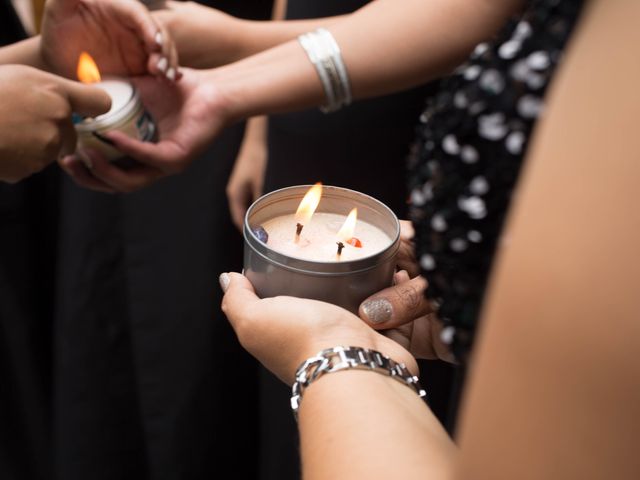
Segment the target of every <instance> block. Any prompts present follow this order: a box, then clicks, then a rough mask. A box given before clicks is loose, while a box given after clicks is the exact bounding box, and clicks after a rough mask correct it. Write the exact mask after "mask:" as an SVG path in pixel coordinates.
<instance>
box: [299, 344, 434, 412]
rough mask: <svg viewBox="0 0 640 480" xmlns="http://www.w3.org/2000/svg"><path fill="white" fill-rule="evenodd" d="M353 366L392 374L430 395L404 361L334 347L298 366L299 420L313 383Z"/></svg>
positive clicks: (373, 352) (366, 351) (355, 348)
mask: <svg viewBox="0 0 640 480" xmlns="http://www.w3.org/2000/svg"><path fill="white" fill-rule="evenodd" d="M349 369H357V370H371V371H373V372H377V373H381V374H383V375H388V376H390V377H391V378H393V379H395V380H397V381H399V382H400V383H402V384H403V385H406V386H408V387H409V388H411V389H412V390H414V391H415V392H416V393H417V394H418V396H419V397H420V398H424V397H426V395H427V392H425V391H424V390H423V388H422V387H421V385H420V381H419V380H418V377H416V376H415V375H412V374H411V372H409V370H408V369H407V367H406V366H405V365H404V364H403V363H397V362H395V361H393V360H392V359H390V358H389V357H387V356H386V355H383V354H382V353H380V352H377V351H375V350H369V349H368V348H361V347H333V348H328V349H326V350H322V351H321V352H319V353H318V354H317V355H315V356H313V357H311V358H309V359H307V360H305V361H304V362H303V363H302V365H300V366H299V367H298V369H297V370H296V380H295V382H294V384H293V387H292V389H291V410H292V411H293V416H294V417H295V418H296V420H297V419H298V410H299V408H300V402H301V401H302V396H303V394H304V392H305V390H306V389H307V388H308V387H309V385H311V384H312V383H313V382H314V381H315V380H317V379H318V378H320V377H322V376H323V375H325V374H327V373H333V372H338V371H340V370H349Z"/></svg>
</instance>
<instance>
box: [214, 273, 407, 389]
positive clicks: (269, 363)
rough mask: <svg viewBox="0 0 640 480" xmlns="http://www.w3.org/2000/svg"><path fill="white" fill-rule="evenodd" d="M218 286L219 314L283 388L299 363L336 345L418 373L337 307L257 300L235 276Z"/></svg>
mask: <svg viewBox="0 0 640 480" xmlns="http://www.w3.org/2000/svg"><path fill="white" fill-rule="evenodd" d="M220 285H221V286H222V289H223V290H224V291H225V296H224V298H223V301H222V310H223V311H224V313H225V314H226V315H227V317H228V318H229V321H230V322H231V326H232V327H233V329H234V330H235V332H236V334H237V335H238V339H239V340H240V343H241V344H242V346H243V347H244V348H245V349H247V350H248V351H249V353H251V354H252V355H253V356H254V357H256V358H257V359H258V360H259V361H260V362H261V363H262V364H263V365H264V366H265V367H266V368H268V369H269V370H271V371H272V372H273V373H274V374H275V375H277V376H278V377H279V378H280V379H281V380H282V381H284V382H285V383H287V384H288V385H291V384H292V383H293V381H294V375H295V371H296V369H297V368H298V366H300V364H301V363H302V362H303V361H304V360H306V359H307V358H309V357H312V356H313V355H315V354H317V353H318V352H319V351H321V350H323V349H325V348H330V347H335V346H338V345H343V346H356V347H364V348H371V349H373V350H378V351H379V352H382V353H383V354H385V355H387V356H389V357H390V358H392V359H393V360H395V361H396V362H400V363H404V364H405V365H406V366H407V368H408V369H409V370H410V371H411V372H412V373H414V374H417V372H418V367H417V364H416V362H415V360H414V358H413V357H412V356H411V354H410V353H409V352H408V351H407V350H406V349H404V348H403V347H401V346H400V345H398V344H397V343H396V342H394V341H392V340H391V339H389V338H387V337H385V336H383V335H380V334H379V333H377V332H376V331H375V330H373V329H371V328H370V327H368V326H367V325H366V324H364V323H363V322H362V321H361V320H360V319H359V318H358V317H356V316H355V315H353V314H351V313H349V312H347V311H346V310H344V309H342V308H340V307H337V306H335V305H331V304H329V303H324V302H319V301H316V300H306V299H301V298H294V297H274V298H265V299H260V298H258V297H257V296H256V294H255V292H254V290H253V287H252V286H251V283H250V282H249V280H247V279H246V278H245V277H244V276H242V275H240V274H238V273H229V274H227V273H223V274H222V275H221V276H220Z"/></svg>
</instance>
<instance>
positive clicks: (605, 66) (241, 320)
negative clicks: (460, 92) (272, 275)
mask: <svg viewBox="0 0 640 480" xmlns="http://www.w3.org/2000/svg"><path fill="white" fill-rule="evenodd" d="M639 21H640V5H638V4H636V3H635V2H627V1H625V0H614V1H611V0H608V1H604V0H595V1H593V2H591V4H590V6H589V7H588V8H587V10H586V11H585V12H584V13H583V17H582V20H581V23H580V25H579V27H578V30H577V33H576V34H575V36H574V38H573V40H572V44H571V47H570V48H569V51H568V52H567V54H566V57H565V61H564V63H563V66H562V67H561V69H560V71H559V73H558V75H557V77H556V80H555V82H554V84H553V85H552V87H551V92H550V97H549V101H548V108H547V109H546V110H545V117H544V118H543V119H542V120H541V123H540V125H539V128H538V130H537V133H536V136H535V138H534V140H533V143H532V147H531V150H530V153H529V155H528V158H527V164H526V168H525V171H524V176H523V179H522V181H521V183H520V185H519V190H518V195H517V199H516V201H515V205H514V206H513V208H512V211H511V213H510V216H509V219H508V222H507V226H506V231H505V234H504V236H505V238H508V242H502V244H501V248H500V251H499V255H498V261H497V264H496V266H495V269H494V273H493V275H492V278H491V284H490V289H489V294H488V297H487V301H486V308H485V309H484V312H483V314H482V317H483V318H482V322H481V329H480V333H479V336H478V338H477V340H476V349H475V351H474V354H473V357H472V364H471V367H472V368H471V371H470V376H469V382H468V385H467V390H466V394H465V398H464V401H463V406H462V415H461V423H460V428H459V432H458V437H459V444H460V447H459V449H458V450H457V451H456V449H455V448H454V447H453V445H452V444H451V442H450V441H449V439H448V438H447V437H446V435H443V432H442V431H441V430H440V429H439V428H438V427H437V425H435V424H434V421H435V420H434V417H433V415H432V413H431V412H430V411H429V410H428V409H427V408H426V407H425V405H424V404H423V403H422V402H420V401H419V400H418V398H417V396H416V395H415V393H414V392H412V391H411V389H409V388H406V387H404V386H402V385H399V384H398V383H397V382H395V381H394V380H392V379H389V378H386V377H384V376H380V375H378V374H376V373H373V372H364V371H351V372H340V373H335V374H329V375H325V376H323V377H322V378H320V379H318V380H317V381H316V382H314V383H313V384H312V385H311V386H310V387H309V388H308V389H307V390H306V391H305V395H304V397H303V400H302V404H301V407H300V411H299V422H300V423H299V426H300V433H301V455H302V468H303V477H304V478H306V479H313V480H315V479H329V478H367V479H370V478H373V479H378V478H380V479H383V478H407V479H413V478H415V479H419V478H433V479H438V480H439V479H461V480H462V479H464V480H470V479H499V480H500V479H513V478H518V479H524V480H539V479H574V478H579V479H587V480H596V479H602V478H616V479H623V480H632V479H636V478H638V474H639V473H640V457H639V456H638V455H637V448H636V447H637V444H638V441H639V440H640V364H639V363H638V362H637V361H636V358H635V357H636V352H637V351H638V349H639V348H640V340H639V339H640V323H639V322H638V321H637V319H638V317H639V316H640V307H639V306H638V302H637V278H638V277H639V275H640V261H639V260H638V257H637V254H636V253H637V252H636V250H637V245H638V244H640V223H639V221H638V215H637V211H636V210H637V209H636V205H637V202H636V201H635V199H636V196H637V179H638V178H640V163H638V161H637V159H638V158H637V152H638V151H640V137H638V135H636V134H635V129H636V127H635V125H636V120H637V118H638V117H639V116H640V97H638V96H637V95H635V94H634V93H635V92H636V91H637V85H638V82H639V81H640V62H638V59H637V54H636V52H635V51H634V50H633V49H619V48H616V46H618V45H637V44H639V42H640V32H639V31H638V29H637V24H638V22H639ZM596 112H597V114H595V113H596ZM604 158H606V159H607V161H603V159H604ZM603 279H606V280H603ZM221 283H222V285H223V287H224V288H226V291H227V296H225V299H224V302H225V303H223V306H224V307H225V311H226V313H227V315H228V317H229V319H230V322H231V324H232V326H233V327H234V328H235V329H236V332H237V333H238V336H239V339H240V341H241V343H243V345H245V347H247V348H248V349H249V351H250V352H251V353H252V354H253V355H255V356H256V357H257V358H258V359H259V360H260V361H261V362H263V363H264V364H265V365H266V366H268V368H270V369H272V371H274V373H276V374H277V375H278V376H279V377H280V378H282V379H284V380H285V381H287V382H289V383H290V382H291V378H292V372H293V371H295V368H296V365H297V362H298V361H299V360H300V359H304V358H308V357H311V356H313V355H314V354H316V353H317V351H318V349H320V348H324V347H328V346H337V345H341V344H342V345H349V344H351V343H353V344H355V345H358V346H363V347H368V348H373V349H377V350H379V351H381V352H382V353H385V354H387V355H388V356H390V357H391V358H395V359H396V360H398V361H403V362H409V360H410V358H411V357H408V356H407V353H408V352H403V351H398V350H392V349H391V348H389V344H387V343H386V342H384V341H382V336H381V335H379V336H378V334H374V333H371V332H373V330H371V331H369V333H367V332H366V331H365V330H362V327H361V326H357V325H356V323H355V320H354V318H355V317H354V316H350V314H348V313H347V312H344V311H340V312H338V311H333V310H331V311H330V310H328V309H326V308H327V307H324V306H318V305H317V304H316V303H314V302H312V301H309V300H300V299H292V298H288V297H276V298H274V299H262V300H261V299H258V298H257V297H255V296H251V294H252V291H251V286H250V284H247V281H246V279H244V277H241V276H239V275H237V274H234V275H230V276H222V278H221ZM238 300H241V301H238ZM274 304H277V306H278V308H277V309H276V310H273V309H271V308H263V307H265V306H267V305H274ZM323 305H324V304H323ZM292 307H295V308H292ZM332 311H333V313H331V312H332ZM287 312H289V313H287ZM307 322H309V323H307ZM356 333H357V338H356V339H355V340H354V339H353V338H352V336H353V335H355V334H356ZM291 334H294V335H291ZM263 335H266V337H263ZM289 335H291V336H289ZM277 338H286V339H287V340H288V341H287V343H286V345H284V344H282V343H279V342H278V341H277ZM385 338H386V337H385ZM356 341H357V342H358V343H356ZM285 346H286V348H285ZM354 400H355V401H354ZM372 419H375V421H372ZM381 452H384V455H382V454H381ZM390 459H393V461H390Z"/></svg>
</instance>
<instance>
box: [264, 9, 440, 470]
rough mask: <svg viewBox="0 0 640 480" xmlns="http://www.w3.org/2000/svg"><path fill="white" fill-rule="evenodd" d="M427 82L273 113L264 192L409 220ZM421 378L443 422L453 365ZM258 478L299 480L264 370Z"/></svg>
mask: <svg viewBox="0 0 640 480" xmlns="http://www.w3.org/2000/svg"><path fill="white" fill-rule="evenodd" d="M367 3H368V1H366V0H323V1H322V2H318V1H311V0H289V2H288V6H287V19H292V20H293V19H303V18H321V17H326V16H334V15H341V14H346V13H351V12H353V11H355V10H357V9H358V8H360V7H362V6H363V5H365V4H367ZM429 91H430V88H429V87H422V88H417V89H414V90H410V91H407V92H404V93H400V94H396V95H390V96H387V97H382V98H378V99H374V100H367V101H361V102H355V103H354V104H352V105H351V106H349V107H348V108H345V109H343V110H341V111H339V112H337V113H333V114H329V115H325V114H323V113H321V112H320V111H319V110H317V109H313V110H307V111H303V112H298V113H289V114H285V115H275V116H272V117H270V118H269V134H268V156H269V160H268V165H267V170H266V176H265V192H269V191H272V190H275V189H278V188H282V187H286V186H290V185H300V184H309V183H315V182H317V181H322V182H323V183H324V184H327V185H338V186H342V187H348V188H352V189H355V190H358V191H361V192H365V193H367V194H369V195H372V196H374V197H376V198H378V199H380V200H381V201H383V202H384V203H386V204H387V205H388V206H389V207H390V208H391V209H393V210H394V211H395V212H396V214H397V215H398V216H399V218H406V199H407V191H406V189H405V178H406V173H405V160H406V156H407V154H408V152H409V146H410V143H411V141H412V140H413V139H414V138H415V124H416V122H417V119H418V116H419V114H420V111H421V108H422V105H423V104H424V98H425V95H427V94H428V93H429ZM421 372H422V373H423V380H424V382H425V383H426V384H427V388H428V389H429V391H430V400H431V402H432V408H434V411H435V412H436V413H437V414H438V415H439V416H440V418H441V419H444V417H445V415H446V412H447V404H448V399H449V395H450V394H449V392H450V384H451V378H452V367H450V366H449V365H446V364H444V363H442V362H424V363H423V364H422V365H421ZM261 377H262V378H261V413H260V419H261V425H262V430H261V440H260V445H261V477H260V478H262V479H263V480H267V479H268V480H271V479H273V480H286V479H294V478H296V479H297V478H299V476H300V472H299V457H298V445H297V429H296V425H295V422H294V421H293V417H292V415H291V411H290V408H289V402H288V398H289V396H290V389H288V388H287V387H286V386H284V385H283V384H282V382H280V381H279V380H278V379H276V378H275V377H273V376H272V375H271V374H270V373H269V372H267V371H266V370H263V371H262V376H261Z"/></svg>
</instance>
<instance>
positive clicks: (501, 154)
mask: <svg viewBox="0 0 640 480" xmlns="http://www.w3.org/2000/svg"><path fill="white" fill-rule="evenodd" d="M583 3H584V2H583V1H582V0H566V1H562V2H558V1H556V0H535V1H532V2H530V5H529V7H528V8H527V9H526V10H525V12H524V14H522V15H519V16H517V18H515V19H514V20H512V21H511V22H510V23H509V24H508V25H507V26H506V27H505V29H504V30H503V31H502V33H501V34H499V35H498V36H497V37H496V38H495V39H494V40H493V41H491V42H487V43H482V44H480V45H478V47H476V49H475V51H474V53H473V54H472V55H471V58H470V59H469V61H468V62H467V63H465V64H464V65H462V66H461V67H459V68H458V69H457V71H456V72H455V73H454V74H453V75H451V76H450V77H448V78H446V79H444V80H443V81H442V82H441V84H440V88H439V93H438V94H437V95H435V96H434V97H433V98H432V99H431V101H430V102H429V103H428V106H427V109H426V110H425V112H424V113H423V114H422V116H421V117H420V118H421V125H420V128H419V136H418V141H417V144H416V146H415V148H413V149H412V151H413V152H414V154H413V155H412V157H411V159H410V168H411V176H410V188H411V195H410V199H411V218H412V220H413V221H414V225H415V226H416V234H417V240H416V245H417V247H418V258H419V261H420V265H421V266H422V269H423V272H424V275H425V277H426V278H428V279H429V289H428V291H427V295H428V296H429V297H430V298H432V299H435V300H436V301H437V302H438V304H439V310H438V316H439V318H440V319H441V320H442V321H443V322H444V323H445V325H446V327H445V330H444V332H443V339H448V340H449V341H451V344H452V349H453V352H454V353H455V354H456V356H457V357H458V358H459V359H460V360H461V362H462V363H463V365H464V364H466V362H467V360H468V358H469V354H470V350H471V346H472V343H473V338H474V333H475V329H476V325H477V322H478V315H479V312H480V310H481V307H482V300H483V298H484V295H485V290H486V286H487V282H488V278H489V273H490V271H491V267H492V264H493V257H494V254H495V250H496V246H497V244H498V242H499V238H500V235H501V231H502V227H503V223H504V220H505V217H506V215H507V212H508V209H509V205H510V202H511V198H512V194H513V191H514V189H515V188H516V185H517V181H518V177H519V174H520V170H521V167H522V164H523V161H524V158H525V155H526V152H527V147H528V143H529V138H530V137H531V134H532V132H533V129H534V127H535V125H536V122H537V119H538V116H539V114H540V113H541V112H542V110H543V108H544V102H545V98H544V96H545V93H546V90H547V87H548V86H549V85H550V83H551V80H552V78H553V75H554V73H555V71H556V69H557V67H558V65H559V64H560V62H561V59H562V53H563V51H564V49H565V47H566V45H567V42H568V41H569V38H570V36H571V33H572V31H573V28H574V26H575V24H576V23H577V20H578V17H579V14H580V12H581V10H582V5H583ZM463 375H464V372H463V371H462V370H461V372H460V379H459V380H458V381H457V382H456V383H457V385H458V386H459V387H460V388H457V391H456V395H454V401H453V405H454V408H455V407H456V405H457V403H458V399H459V398H460V393H461V387H462V385H463V378H462V376H463Z"/></svg>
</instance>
